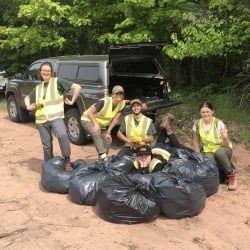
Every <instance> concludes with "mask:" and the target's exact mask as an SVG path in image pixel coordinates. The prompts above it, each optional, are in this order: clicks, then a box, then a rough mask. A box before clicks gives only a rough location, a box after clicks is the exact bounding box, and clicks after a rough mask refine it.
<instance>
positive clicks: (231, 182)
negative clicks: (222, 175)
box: [227, 172, 237, 191]
mask: <svg viewBox="0 0 250 250" xmlns="http://www.w3.org/2000/svg"><path fill="white" fill-rule="evenodd" d="M227 178H228V190H229V191H234V190H236V189H237V180H236V176H235V173H234V172H232V173H229V174H227Z"/></svg>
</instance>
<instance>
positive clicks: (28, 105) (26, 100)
mask: <svg viewBox="0 0 250 250" xmlns="http://www.w3.org/2000/svg"><path fill="white" fill-rule="evenodd" d="M24 104H25V107H26V109H27V110H28V111H32V110H36V108H37V105H36V104H35V103H30V97H29V96H25V97H24Z"/></svg>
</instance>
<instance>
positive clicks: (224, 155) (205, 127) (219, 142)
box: [193, 101, 237, 191]
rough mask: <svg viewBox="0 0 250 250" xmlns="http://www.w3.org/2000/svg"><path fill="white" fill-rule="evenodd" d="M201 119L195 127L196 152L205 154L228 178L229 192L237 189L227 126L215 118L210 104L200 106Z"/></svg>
mask: <svg viewBox="0 0 250 250" xmlns="http://www.w3.org/2000/svg"><path fill="white" fill-rule="evenodd" d="M199 111H200V114H201V119H199V120H196V121H195V122H194V125H193V145H194V150H195V151H196V152H200V151H202V152H204V154H205V155H206V156H207V157H208V159H209V160H211V161H212V162H213V163H214V164H216V166H217V167H218V169H219V171H222V173H223V174H225V175H226V177H227V180H226V181H227V182H228V190H231V191H233V190H236V189H237V180H236V175H235V167H234V165H233V163H232V161H231V159H232V148H233V146H232V143H231V141H230V140H229V138H228V133H227V128H226V125H225V124H224V123H223V122H222V121H221V120H219V119H218V118H215V117H214V116H213V114H214V109H213V106H212V104H211V103H210V102H207V101H205V102H203V103H202V104H201V105H200V106H199Z"/></svg>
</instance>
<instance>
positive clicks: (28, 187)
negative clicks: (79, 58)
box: [0, 111, 250, 250]
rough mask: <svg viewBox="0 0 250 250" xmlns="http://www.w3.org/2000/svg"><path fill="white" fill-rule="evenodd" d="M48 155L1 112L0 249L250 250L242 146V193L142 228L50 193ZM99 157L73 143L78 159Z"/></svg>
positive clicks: (247, 175) (249, 192) (238, 156)
mask: <svg viewBox="0 0 250 250" xmlns="http://www.w3.org/2000/svg"><path fill="white" fill-rule="evenodd" d="M54 144H55V150H56V155H60V150H59V148H58V143H57V140H54ZM117 150H118V149H117V148H115V147H114V148H112V150H111V154H115V153H116V152H117ZM42 155H43V153H42V148H41V143H40V138H39V135H38V131H37V130H36V127H35V125H34V124H33V123H22V124H15V123H13V122H11V121H9V119H8V116H7V113H6V112H3V111H2V112H0V156H1V164H0V169H1V182H0V249H18V250H21V249H29V250H30V249H31V250H33V249H46V250H47V249H53V250H57V249H58V250H59V249H97V250H98V249H104V250H105V249H128V250H142V249H143V250H144V249H147V250H153V249H157V250H161V249H164V250H166V249H171V250H177V249H182V250H189V249H209V250H212V249H214V250H220V249H221V250H222V249H223V250H224V249H227V250H236V249H237V250H248V249H249V246H250V181H249V180H250V152H249V151H246V150H245V148H244V147H243V146H242V145H236V146H235V150H234V163H235V165H236V167H237V172H238V182H239V188H238V190H237V191H235V192H228V191H227V190H226V186H225V185H220V188H219V191H218V193H216V194H214V195H212V196H210V197H209V198H207V200H206V206H205V208H204V210H203V211H202V212H201V213H200V214H199V215H198V216H195V217H192V218H185V219H180V220H172V219H168V218H166V217H159V218H157V219H156V220H155V221H153V222H151V223H147V224H144V223H143V224H136V225H124V224H113V223H109V222H106V221H104V220H102V219H101V218H99V217H98V216H97V215H96V214H95V213H94V211H93V207H91V206H85V205H77V204H75V203H73V202H72V201H71V200H70V199H69V197H68V194H56V193H49V192H46V191H45V190H44V189H43V187H42V186H41V184H40V178H41V164H42ZM95 157H96V154H95V149H94V147H93V145H92V144H89V145H86V146H83V147H80V146H75V145H72V161H75V160H77V159H85V160H87V161H89V162H92V161H94V160H95Z"/></svg>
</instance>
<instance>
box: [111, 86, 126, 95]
mask: <svg viewBox="0 0 250 250" xmlns="http://www.w3.org/2000/svg"><path fill="white" fill-rule="evenodd" d="M119 92H122V93H124V89H123V87H122V86H121V85H115V86H114V87H113V89H112V93H113V94H115V93H119Z"/></svg>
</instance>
